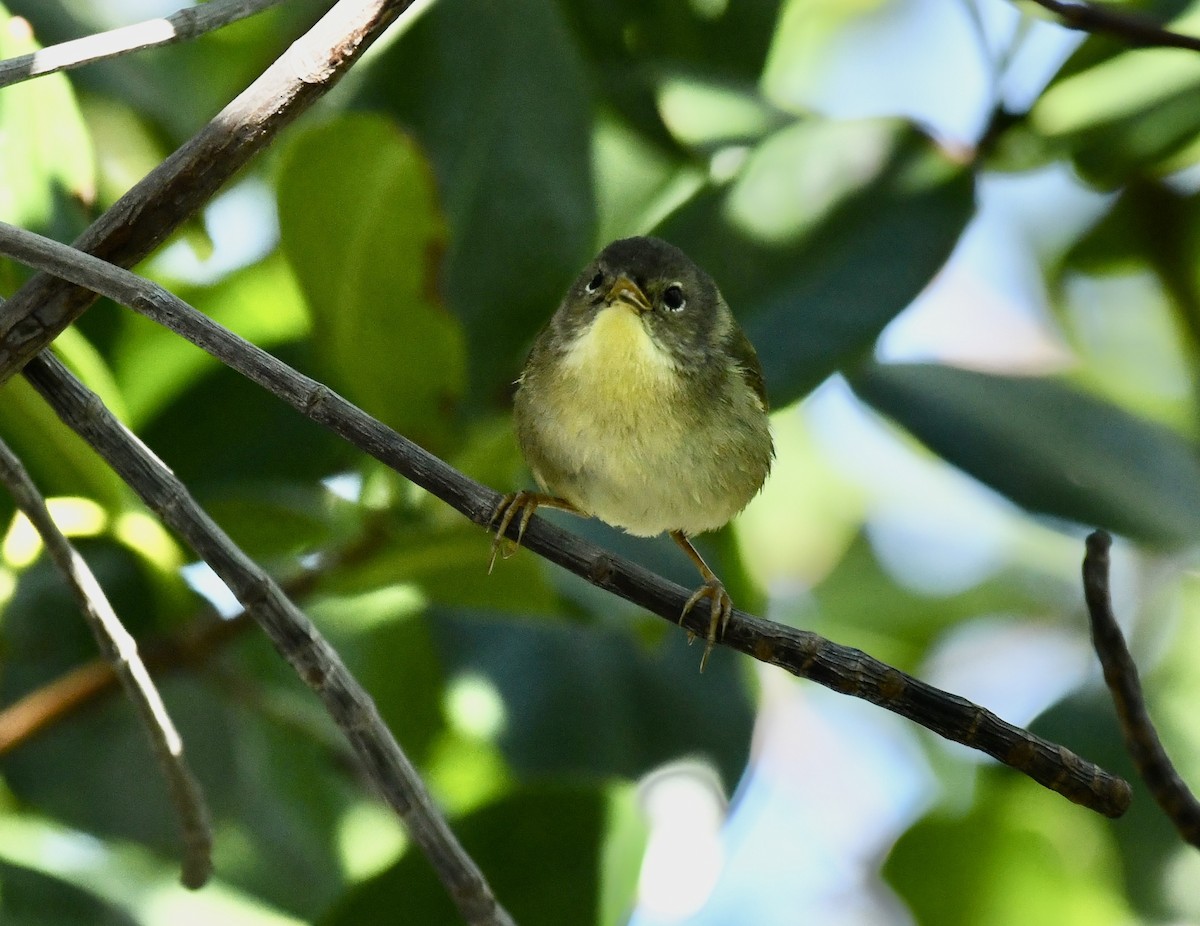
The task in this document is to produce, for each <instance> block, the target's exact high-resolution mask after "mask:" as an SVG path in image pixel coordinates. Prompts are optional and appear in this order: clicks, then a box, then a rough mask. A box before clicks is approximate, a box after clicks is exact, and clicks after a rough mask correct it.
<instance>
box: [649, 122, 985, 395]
mask: <svg viewBox="0 0 1200 926" xmlns="http://www.w3.org/2000/svg"><path fill="white" fill-rule="evenodd" d="M973 212H974V194H973V183H972V178H971V174H970V172H969V171H967V170H965V169H963V168H962V166H960V165H956V164H954V163H953V162H951V161H950V160H949V158H947V157H946V156H945V155H944V154H942V153H940V152H939V151H938V150H937V149H936V148H935V147H934V146H933V144H932V143H931V142H930V140H929V139H928V138H926V137H925V136H924V135H922V134H921V133H920V132H918V131H917V130H916V129H915V128H913V127H912V126H909V125H907V124H904V123H900V122H896V121H891V120H874V121H863V122H849V123H846V122H825V121H819V120H807V121H803V122H799V123H796V124H795V125H793V126H791V127H789V128H787V129H784V130H783V131H781V132H779V133H777V134H776V135H773V136H771V137H770V138H768V139H767V140H766V141H765V142H764V143H763V144H762V145H760V146H759V147H758V148H757V149H756V150H755V151H754V152H753V153H752V154H751V156H750V159H749V161H748V163H747V164H746V165H745V167H744V168H743V170H742V171H741V173H740V175H739V176H738V178H737V179H736V180H735V181H734V183H733V184H732V185H731V186H730V187H729V188H727V189H718V190H712V191H710V192H707V193H705V194H702V195H700V196H698V197H696V198H695V199H694V200H692V201H691V202H689V203H687V204H686V205H685V206H683V207H682V208H681V209H679V210H678V211H677V212H675V213H674V214H673V215H672V216H671V217H670V218H668V219H667V220H666V222H664V223H663V225H662V226H661V227H660V228H659V230H658V232H657V234H660V235H662V237H664V238H667V239H669V240H671V241H673V242H674V243H675V244H677V245H679V246H680V247H681V248H683V249H684V250H685V251H687V252H688V254H689V255H691V257H692V258H693V259H695V260H696V261H697V262H698V263H699V264H700V265H701V266H702V267H704V268H705V269H706V270H707V271H708V272H709V273H710V274H712V276H713V277H714V278H715V279H716V280H717V283H718V284H719V285H720V287H721V290H722V292H723V293H724V294H725V297H726V298H727V299H728V301H729V304H730V306H731V307H732V308H733V311H734V313H735V314H736V315H737V316H738V318H739V320H740V321H741V323H742V327H743V328H744V329H745V330H746V333H747V335H748V336H749V337H750V340H751V341H752V342H753V343H754V345H755V347H756V348H757V350H758V355H759V359H760V360H761V361H762V365H763V370H764V373H765V375H766V381H767V386H768V389H769V390H770V394H771V401H772V404H774V405H784V404H787V403H788V402H792V401H794V400H795V399H797V398H799V397H800V396H802V395H804V394H805V393H807V392H808V391H809V390H810V389H812V388H813V387H814V386H816V385H817V384H818V383H820V382H821V381H822V380H823V379H825V377H827V376H828V375H829V374H830V373H832V372H834V371H835V370H837V369H839V368H841V367H842V366H844V365H846V364H848V363H852V362H856V361H857V360H858V359H859V358H860V357H861V355H862V354H863V353H864V352H865V351H867V350H868V349H869V348H870V347H871V345H872V344H873V343H874V342H875V339H876V338H877V337H878V335H879V333H880V332H881V331H882V330H883V328H884V326H886V325H887V323H888V322H889V321H891V320H892V319H893V318H894V317H895V316H896V315H897V314H899V312H900V311H901V310H902V309H903V308H904V307H905V306H907V305H908V304H909V303H910V302H911V301H912V300H913V299H914V298H915V297H916V295H917V294H918V293H919V292H920V291H921V290H922V289H923V288H924V287H925V286H926V285H927V284H928V283H929V281H930V279H931V278H932V277H933V275H934V274H935V273H937V271H938V270H939V269H940V268H941V266H942V265H943V264H944V263H945V261H946V259H947V258H948V257H949V255H950V252H951V251H952V250H953V248H954V246H955V244H956V242H957V241H958V238H959V236H960V234H961V233H962V231H963V229H964V227H965V226H966V223H967V222H968V221H969V220H970V218H971V216H972V214H973Z"/></svg>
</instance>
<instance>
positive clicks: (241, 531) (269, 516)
mask: <svg viewBox="0 0 1200 926" xmlns="http://www.w3.org/2000/svg"><path fill="white" fill-rule="evenodd" d="M206 507H207V509H208V513H209V514H210V515H212V517H213V519H214V520H215V521H216V522H217V523H218V524H220V525H221V528H222V529H223V530H224V531H225V532H226V533H228V534H229V536H230V537H231V538H232V539H233V542H234V543H236V544H237V545H238V546H239V547H241V548H242V550H243V551H244V552H245V553H246V554H247V555H249V556H251V557H253V558H255V559H258V560H260V561H261V560H263V559H274V558H281V559H286V560H289V561H290V560H291V558H292V557H294V556H297V555H299V554H302V553H312V552H315V551H316V550H319V549H320V548H321V547H325V546H331V545H334V544H336V543H337V542H338V541H339V540H341V541H344V540H345V539H346V538H347V537H348V536H349V534H350V533H351V531H353V530H354V529H355V528H356V526H357V523H358V516H357V514H358V513H357V510H356V509H355V507H354V506H352V505H350V504H349V503H348V502H345V501H344V500H342V499H339V498H338V497H337V496H335V495H333V494H332V493H331V492H329V491H328V490H327V489H326V488H325V487H324V486H322V485H320V484H319V483H298V482H284V481H282V480H254V479H248V480H247V481H246V482H245V483H243V484H240V485H228V486H226V487H225V488H224V490H223V491H222V493H221V494H220V495H219V496H218V497H216V498H214V499H212V500H211V501H210V502H209V503H208V505H207V506H206Z"/></svg>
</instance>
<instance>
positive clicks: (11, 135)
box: [0, 7, 96, 231]
mask: <svg viewBox="0 0 1200 926" xmlns="http://www.w3.org/2000/svg"><path fill="white" fill-rule="evenodd" d="M39 47H40V46H39V45H38V43H37V42H36V41H34V38H33V35H32V32H31V30H30V28H29V24H28V23H27V22H26V21H25V20H23V19H18V18H15V17H10V16H9V14H8V13H7V12H6V11H5V10H4V8H3V7H0V58H12V57H15V56H17V55H24V54H28V53H30V52H34V51H37V50H38V48H39ZM95 174H96V165H95V160H94V157H93V153H92V142H91V138H90V137H89V136H88V131H87V127H86V125H85V124H84V121H83V117H82V116H81V115H80V113H79V107H78V106H77V105H76V102H75V95H74V93H73V92H72V90H71V85H70V83H69V82H68V80H67V77H66V75H65V74H52V75H49V76H47V77H39V78H38V79H37V80H30V81H26V82H24V83H21V84H18V85H16V86H12V87H6V88H5V89H4V92H3V93H0V220H3V221H5V222H8V223H10V224H12V225H20V226H23V227H25V228H35V229H38V230H42V231H51V230H58V229H56V228H55V219H56V213H57V212H58V210H59V209H60V207H61V206H62V205H63V204H64V203H65V201H66V200H67V199H75V200H78V201H81V202H84V203H90V202H91V200H92V198H93V197H94V195H95V186H96V176H95Z"/></svg>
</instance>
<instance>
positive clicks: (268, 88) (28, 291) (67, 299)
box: [0, 0, 412, 383]
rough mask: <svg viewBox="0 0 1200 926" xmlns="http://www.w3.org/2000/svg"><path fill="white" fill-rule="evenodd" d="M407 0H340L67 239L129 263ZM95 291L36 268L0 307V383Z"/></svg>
mask: <svg viewBox="0 0 1200 926" xmlns="http://www.w3.org/2000/svg"><path fill="white" fill-rule="evenodd" d="M411 5H412V0H339V2H338V3H337V4H336V5H335V6H334V7H333V8H332V9H331V10H330V11H329V12H328V13H326V14H325V15H324V16H323V17H322V18H321V19H320V20H319V21H318V22H317V23H316V25H314V26H313V27H312V29H310V30H309V31H308V32H307V33H306V34H305V35H304V36H303V37H302V38H300V39H298V40H297V41H296V42H295V43H293V44H292V46H291V47H290V48H289V49H288V50H287V51H286V52H284V54H283V55H282V56H281V57H280V58H279V59H278V60H276V61H275V62H274V63H273V64H272V65H271V66H270V67H269V68H267V70H265V71H264V72H263V73H262V75H260V76H259V78H258V79H257V80H255V81H254V83H252V84H251V85H250V86H249V87H247V88H246V89H245V90H244V91H243V92H242V93H241V94H239V95H238V97H237V98H236V99H234V100H233V102H231V103H230V104H229V105H228V106H226V107H225V109H223V110H222V111H221V112H220V113H218V114H217V116H216V117H215V118H214V119H213V120H212V121H211V122H210V123H209V124H208V125H207V126H205V127H204V128H203V129H201V130H200V131H199V132H198V133H197V134H196V135H194V136H193V137H192V138H191V139H190V140H189V141H188V142H187V143H186V144H184V145H183V146H182V147H181V148H179V149H177V150H176V151H175V152H174V153H173V154H171V156H170V157H168V158H167V159H166V160H165V161H163V162H162V163H161V164H159V165H158V166H157V167H156V168H155V169H154V170H152V171H151V172H150V173H149V174H147V175H146V176H145V177H144V178H142V180H141V181H140V182H138V183H137V184H136V185H135V186H134V187H133V188H131V189H130V190H129V191H128V192H127V193H126V194H125V195H124V196H122V197H121V198H120V199H119V200H118V201H117V202H116V203H114V204H113V206H112V207H111V208H110V209H108V210H107V211H106V212H105V213H104V214H103V215H102V216H100V218H99V219H97V220H96V221H95V222H94V223H92V225H91V226H90V227H89V228H88V229H87V230H86V231H85V232H84V233H83V234H82V235H81V236H80V237H79V238H78V239H77V240H76V241H75V246H76V247H77V248H79V249H80V250H83V251H87V252H89V253H92V254H97V255H99V256H101V257H103V258H104V259H105V260H107V261H109V262H111V263H114V264H116V265H118V266H121V267H129V266H132V265H133V264H135V263H136V262H137V261H139V260H141V259H142V258H144V257H145V256H146V255H148V254H149V253H150V252H151V251H153V250H154V249H155V248H156V247H157V246H158V245H159V244H161V243H162V242H163V241H164V240H165V239H166V238H167V236H168V235H170V234H171V232H173V231H174V230H175V229H177V228H178V227H179V226H180V225H181V224H182V223H183V222H184V221H186V220H187V219H188V218H190V217H191V216H192V215H194V214H195V213H196V212H197V211H198V210H200V209H201V208H202V207H203V206H204V205H205V204H206V203H207V202H208V201H209V200H210V199H211V198H212V196H213V195H214V194H215V193H216V192H217V191H218V190H220V189H221V188H222V187H223V186H224V185H225V184H227V183H228V182H229V180H230V178H231V177H233V175H234V174H236V173H237V172H238V171H239V170H240V169H241V168H242V167H243V166H245V165H246V163H247V162H248V161H249V160H250V159H251V158H252V157H253V156H254V155H255V154H257V153H258V152H259V151H262V150H263V149H264V148H266V147H267V145H269V144H270V143H271V141H272V140H273V139H274V138H275V136H276V135H278V134H279V131H280V130H281V129H282V128H283V127H284V126H286V125H288V124H289V123H291V122H292V120H294V119H295V118H296V117H297V116H299V115H300V114H301V113H302V112H304V111H305V110H306V109H308V107H309V106H311V105H312V104H313V103H314V102H316V101H317V100H318V99H320V98H321V97H322V96H323V95H324V94H325V93H326V92H327V91H328V90H329V89H330V88H331V87H332V86H333V85H334V84H335V83H336V82H337V80H338V79H339V78H340V77H341V76H342V75H344V74H345V73H346V71H347V70H348V69H349V67H350V66H351V65H352V64H353V63H354V62H356V61H357V60H358V59H359V58H360V57H361V56H362V54H363V52H365V51H366V49H367V48H368V47H369V46H370V45H371V43H372V42H374V41H375V40H376V39H377V38H379V36H380V35H382V33H383V31H384V30H385V29H386V28H387V27H388V26H389V25H391V24H392V23H393V22H394V21H395V20H396V19H397V17H399V16H400V14H401V13H402V12H404V10H406V9H407V8H408V7H409V6H411ZM95 299H96V297H95V294H93V293H92V292H90V291H89V290H86V289H83V288H81V287H79V286H74V285H72V284H70V283H66V282H64V281H63V280H61V279H57V278H55V277H52V276H48V275H45V274H38V275H37V276H35V277H34V278H33V279H31V280H29V281H28V282H27V283H26V284H25V285H24V286H22V287H21V288H20V289H19V290H18V291H17V292H16V293H14V294H13V296H12V298H11V299H9V300H8V302H6V303H5V304H4V305H3V306H0V383H2V382H4V381H5V380H7V379H8V378H9V377H10V376H12V375H13V373H15V372H17V371H18V370H20V369H21V367H22V366H24V364H25V363H26V362H28V361H29V359H30V358H32V357H33V356H34V355H35V354H37V353H38V352H39V351H41V350H42V349H44V348H45V347H46V346H47V345H49V343H50V342H51V341H52V340H54V338H55V337H56V336H57V335H58V334H59V333H60V332H61V331H62V330H63V329H64V328H66V327H67V325H69V324H70V323H71V322H72V321H74V320H75V319H76V318H78V317H79V316H80V315H81V314H82V313H83V312H84V310H85V309H87V308H88V306H90V305H91V304H92V303H93V302H94V301H95Z"/></svg>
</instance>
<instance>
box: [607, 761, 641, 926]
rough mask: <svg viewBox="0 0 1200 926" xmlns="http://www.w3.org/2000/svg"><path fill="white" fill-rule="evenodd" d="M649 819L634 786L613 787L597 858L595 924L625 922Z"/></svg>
mask: <svg viewBox="0 0 1200 926" xmlns="http://www.w3.org/2000/svg"><path fill="white" fill-rule="evenodd" d="M649 829H650V827H649V822H648V821H647V819H646V814H645V812H644V811H643V809H642V807H641V801H640V800H639V798H638V794H637V788H636V787H635V786H633V785H629V786H627V787H624V788H613V789H612V791H611V792H610V795H609V803H608V822H607V824H606V825H605V827H604V832H605V839H604V848H603V850H602V852H601V859H600V865H601V868H600V872H601V874H600V916H599V919H598V921H597V926H625V924H626V923H628V922H629V916H630V913H631V912H632V910H633V908H634V905H635V904H636V903H637V888H638V881H639V879H640V878H641V873H642V860H643V858H644V856H645V852H646V842H647V838H648V837H649V834H650V833H649Z"/></svg>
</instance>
